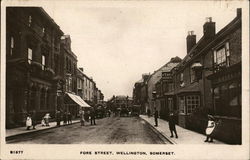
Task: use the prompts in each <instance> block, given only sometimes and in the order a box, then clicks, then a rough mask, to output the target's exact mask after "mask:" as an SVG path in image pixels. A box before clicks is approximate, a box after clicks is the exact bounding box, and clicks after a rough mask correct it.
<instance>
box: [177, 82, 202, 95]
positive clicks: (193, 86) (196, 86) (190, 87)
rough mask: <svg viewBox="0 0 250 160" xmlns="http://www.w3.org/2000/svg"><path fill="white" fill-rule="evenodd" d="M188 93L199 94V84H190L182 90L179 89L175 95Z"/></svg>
mask: <svg viewBox="0 0 250 160" xmlns="http://www.w3.org/2000/svg"><path fill="white" fill-rule="evenodd" d="M189 92H200V89H199V84H198V83H192V84H190V85H188V86H184V87H183V88H180V89H179V90H178V91H177V94H180V93H189Z"/></svg>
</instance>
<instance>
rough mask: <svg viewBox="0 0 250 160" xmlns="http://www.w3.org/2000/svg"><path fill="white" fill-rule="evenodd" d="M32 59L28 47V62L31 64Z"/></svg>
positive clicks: (30, 50)
mask: <svg viewBox="0 0 250 160" xmlns="http://www.w3.org/2000/svg"><path fill="white" fill-rule="evenodd" d="M31 61H32V49H31V48H28V63H29V64H31Z"/></svg>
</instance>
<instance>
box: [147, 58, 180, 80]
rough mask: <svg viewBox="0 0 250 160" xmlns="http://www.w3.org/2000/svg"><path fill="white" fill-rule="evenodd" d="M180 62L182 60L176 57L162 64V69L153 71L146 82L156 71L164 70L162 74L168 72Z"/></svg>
mask: <svg viewBox="0 0 250 160" xmlns="http://www.w3.org/2000/svg"><path fill="white" fill-rule="evenodd" d="M181 61H182V59H181V58H180V57H178V56H176V57H173V58H171V59H170V61H169V62H168V63H166V64H164V65H163V66H162V67H160V68H159V69H158V70H156V71H154V73H153V74H151V75H149V78H148V79H147V81H149V80H150V78H151V77H152V76H153V75H154V74H155V73H156V72H158V71H160V70H162V69H163V70H165V71H164V72H170V71H171V70H172V69H173V68H174V67H176V66H177V65H178V64H179V63H180V62H181Z"/></svg>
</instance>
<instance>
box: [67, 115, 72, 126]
mask: <svg viewBox="0 0 250 160" xmlns="http://www.w3.org/2000/svg"><path fill="white" fill-rule="evenodd" d="M68 124H72V114H71V113H70V112H68Z"/></svg>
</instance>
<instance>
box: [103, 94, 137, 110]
mask: <svg viewBox="0 0 250 160" xmlns="http://www.w3.org/2000/svg"><path fill="white" fill-rule="evenodd" d="M107 103H108V105H109V106H108V107H109V108H110V109H111V110H113V111H115V110H117V109H123V108H130V107H132V106H133V99H132V98H131V97H128V96H124V95H119V96H113V97H112V98H111V99H109V100H108V102H107Z"/></svg>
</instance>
